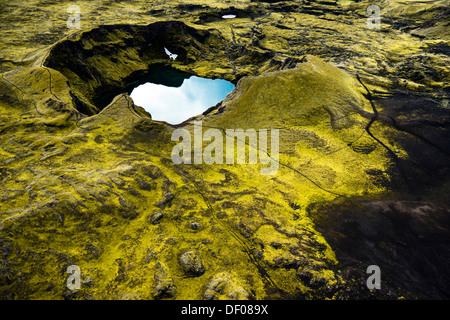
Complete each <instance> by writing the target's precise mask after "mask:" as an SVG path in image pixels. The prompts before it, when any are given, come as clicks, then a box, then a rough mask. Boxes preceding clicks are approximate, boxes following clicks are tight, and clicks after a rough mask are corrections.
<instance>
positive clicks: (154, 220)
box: [148, 211, 164, 224]
mask: <svg viewBox="0 0 450 320" xmlns="http://www.w3.org/2000/svg"><path fill="white" fill-rule="evenodd" d="M163 217H164V215H163V213H162V212H161V211H156V212H154V213H152V214H151V215H150V216H149V218H148V221H149V222H150V223H151V224H158V223H159V222H160V221H161V219H162V218H163Z"/></svg>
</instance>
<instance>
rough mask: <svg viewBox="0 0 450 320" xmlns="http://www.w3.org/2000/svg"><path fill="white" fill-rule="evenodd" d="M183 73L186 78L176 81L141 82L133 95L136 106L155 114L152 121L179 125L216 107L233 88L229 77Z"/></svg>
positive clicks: (133, 91)
mask: <svg viewBox="0 0 450 320" xmlns="http://www.w3.org/2000/svg"><path fill="white" fill-rule="evenodd" d="M159 71H160V72H161V71H162V72H164V70H159ZM171 72H173V70H171ZM184 75H185V78H184V79H183V78H181V79H180V78H178V79H177V80H178V81H176V83H174V82H172V83H169V82H168V81H151V82H146V83H143V84H140V85H138V86H136V87H135V88H134V89H133V90H132V91H131V94H130V96H131V98H132V99H133V101H134V103H135V104H136V105H138V106H141V107H143V108H144V109H145V110H147V111H148V112H149V113H150V114H151V115H152V119H153V120H160V121H166V122H167V123H170V124H179V123H181V122H183V121H185V120H187V119H189V118H191V117H193V116H196V115H200V114H202V113H203V112H204V111H205V110H207V109H208V108H210V107H211V106H215V105H216V104H217V103H218V102H220V101H222V100H223V99H225V97H226V96H227V94H228V93H230V92H231V91H233V89H234V84H233V83H231V82H229V81H226V80H222V79H215V80H212V79H205V78H200V77H197V76H186V74H184ZM155 82H159V83H155ZM167 84H168V85H167Z"/></svg>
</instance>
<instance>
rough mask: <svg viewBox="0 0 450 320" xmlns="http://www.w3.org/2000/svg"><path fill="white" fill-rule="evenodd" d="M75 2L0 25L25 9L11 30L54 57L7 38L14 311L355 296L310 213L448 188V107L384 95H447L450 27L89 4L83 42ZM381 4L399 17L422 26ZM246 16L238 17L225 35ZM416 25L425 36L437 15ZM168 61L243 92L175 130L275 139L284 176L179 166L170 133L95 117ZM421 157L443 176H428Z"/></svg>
mask: <svg viewBox="0 0 450 320" xmlns="http://www.w3.org/2000/svg"><path fill="white" fill-rule="evenodd" d="M47 2H48V3H47ZM69 3H70V1H60V2H52V1H29V2H27V3H26V4H25V3H24V2H23V1H12V2H11V4H10V5H6V4H1V5H0V8H2V9H5V11H2V13H1V14H0V17H2V18H3V17H5V16H7V15H9V18H10V19H11V17H12V16H13V15H17V14H18V13H27V15H26V17H27V19H29V20H27V22H26V23H25V22H23V24H20V23H19V22H16V23H15V24H16V25H17V26H21V27H23V28H25V29H26V30H28V31H29V32H34V33H36V34H35V35H34V36H35V37H37V35H40V36H41V37H42V38H43V39H48V42H50V43H48V46H47V47H46V45H47V43H45V41H43V43H40V44H39V45H36V46H32V45H31V43H32V40H31V39H30V37H31V36H29V35H27V34H26V35H25V39H24V40H23V42H19V43H15V44H14V45H11V43H12V41H15V40H17V39H19V36H18V34H17V33H18V30H15V29H14V28H13V25H14V22H9V23H10V24H11V25H7V26H6V28H7V29H8V28H10V29H13V30H14V31H13V32H12V35H11V37H10V38H6V40H5V41H4V42H2V44H1V45H2V60H1V61H0V63H1V65H2V67H3V68H4V70H5V72H3V73H2V74H1V79H0V184H1V192H0V200H1V204H0V209H1V210H0V241H1V242H0V246H1V248H2V249H1V250H2V251H1V259H2V267H1V270H0V293H1V295H2V298H12V299H24V298H25V299H63V298H66V299H267V298H271V299H283V298H302V299H340V298H345V297H346V296H345V292H346V290H347V289H348V288H349V287H351V286H353V285H354V282H357V280H359V279H357V280H354V279H353V278H352V277H351V275H350V276H347V275H346V277H343V276H341V275H340V273H339V272H338V269H339V263H340V261H339V259H338V257H337V255H336V252H335V250H334V248H333V247H332V246H331V245H330V243H329V241H327V239H326V238H325V237H324V235H323V233H322V232H319V231H318V229H317V228H316V225H315V221H314V217H313V215H312V214H311V213H317V210H318V209H317V208H320V206H323V205H328V204H330V205H331V204H338V205H340V204H341V203H342V202H341V201H343V199H346V200H348V199H365V200H367V199H369V200H373V199H390V198H393V197H395V196H396V195H398V194H402V195H405V194H406V195H409V192H411V190H415V191H417V189H418V188H419V189H420V185H421V183H422V182H423V181H425V180H426V179H427V178H428V177H429V174H430V173H429V171H432V170H431V169H433V170H436V172H434V174H440V173H442V172H444V173H445V171H444V170H442V171H439V170H441V169H442V168H445V166H446V165H448V157H445V156H444V155H442V154H443V151H442V150H441V149H444V148H445V143H446V140H445V137H444V138H442V139H441V137H442V136H444V135H445V132H444V130H442V131H439V130H441V127H439V125H442V128H444V127H445V125H446V123H447V122H446V121H448V112H446V111H445V109H444V108H442V107H443V106H444V102H442V101H444V100H445V99H441V100H437V101H439V102H436V103H435V106H434V107H436V108H441V109H440V111H439V112H442V113H436V114H437V116H440V115H441V114H442V115H443V116H442V117H441V118H440V119H436V117H435V114H434V113H432V112H431V113H430V112H428V111H424V112H422V111H420V110H419V109H417V110H418V111H417V110H416V109H414V112H416V111H417V113H416V114H414V113H407V114H406V113H405V112H404V110H402V109H401V108H400V107H398V106H397V105H396V106H395V108H397V107H398V109H395V108H393V109H391V105H389V104H387V103H384V104H383V102H380V101H377V99H376V98H384V97H388V96H389V94H391V93H393V92H394V88H395V89H399V88H402V89H404V88H408V89H410V90H413V91H414V93H415V94H417V95H419V94H423V96H420V97H421V98H423V99H432V98H443V97H444V93H445V88H446V86H448V81H449V77H448V66H449V64H448V56H445V55H440V54H438V53H436V54H433V55H430V58H429V59H425V61H424V62H423V63H422V64H420V63H419V64H418V65H417V66H418V69H417V70H416V71H417V72H418V73H419V75H417V74H416V73H414V74H413V69H414V68H415V67H416V64H414V61H415V60H414V59H416V58H417V57H423V56H426V53H424V51H423V50H425V49H424V48H425V47H427V48H432V47H433V46H434V48H436V50H437V49H439V48H441V47H440V46H441V45H442V44H441V43H440V40H436V39H438V38H436V37H439V35H441V33H440V31H439V30H440V29H439V28H435V29H433V30H434V31H433V32H434V33H433V32H431V31H430V32H429V33H428V36H429V38H427V39H425V40H423V41H422V40H418V39H417V38H415V37H413V36H411V35H410V34H409V33H405V32H403V31H400V30H390V31H386V32H384V33H382V32H380V31H375V30H366V29H364V28H363V26H364V25H365V20H364V19H362V21H359V20H358V19H357V18H356V17H355V16H356V15H357V14H358V13H359V12H360V11H361V10H363V12H364V9H363V8H364V6H363V5H362V4H358V3H342V5H338V4H336V3H334V2H330V4H327V3H326V2H324V3H321V4H308V5H306V4H304V5H301V4H298V3H297V2H296V3H291V2H289V3H288V1H286V3H288V4H286V6H287V7H283V6H282V5H277V4H270V3H264V2H249V1H233V6H234V9H230V4H229V3H227V2H223V1H221V2H218V3H214V4H213V3H212V2H208V1H195V4H194V3H189V4H187V3H184V2H183V1H154V2H153V3H151V4H150V3H149V2H148V1H128V2H126V1H122V2H117V1H78V2H77V4H78V5H79V6H80V7H81V8H82V12H83V19H82V23H83V27H82V30H79V31H73V32H71V31H70V32H69V31H68V30H66V29H64V25H65V22H66V19H67V14H66V11H65V9H66V7H67V6H68V4H69ZM383 3H386V8H385V12H386V14H392V17H393V18H392V19H394V18H396V17H401V16H402V15H407V14H408V12H406V11H404V10H401V4H398V5H396V4H395V3H394V2H393V1H385V2H383ZM439 3H440V2H439V1H438V2H436V5H435V7H433V10H437V11H439V10H441V9H442V6H440V5H439ZM38 4H46V6H45V7H44V6H41V7H39V8H37V7H36V6H37V5H38ZM289 6H291V7H289ZM422 6H423V10H424V12H427V10H431V9H430V8H429V6H428V5H427V4H422ZM212 8H214V10H213V9H212ZM289 8H291V9H289ZM230 10H231V11H230ZM233 10H235V12H236V13H237V18H236V19H233V20H231V21H227V20H225V19H221V15H222V14H227V13H229V12H234V11H233ZM311 10H312V11H311ZM333 10H334V11H333ZM399 10H400V11H399ZM311 12H313V13H314V12H315V13H317V12H320V13H321V14H320V15H319V14H312V13H311ZM421 12H422V11H417V12H416V11H415V14H417V17H419V18H421V19H422V20H423V21H422V22H423V23H424V22H425V21H426V19H429V18H430V17H431V16H429V15H428V14H425V13H423V14H422V13H421ZM49 17H53V18H54V19H49ZM322 18H324V19H322ZM33 19H35V20H33ZM39 19H42V20H46V21H49V22H48V24H44V25H42V24H41V25H39V24H37V23H36V21H42V20H39ZM33 21H34V23H33ZM350 21H352V24H353V22H354V25H352V24H350V23H349V22H350ZM438 22H439V23H438V25H440V23H441V20H438ZM433 26H435V25H433ZM46 27H48V29H49V30H47V29H45V28H46ZM415 27H416V28H417V27H418V26H415ZM361 28H362V29H361ZM331 30H333V31H331ZM306 31H308V32H306ZM419 31H420V30H419ZM419 31H417V32H419ZM37 32H39V33H37ZM69 33H70V34H69ZM420 34H424V33H423V32H422V33H420ZM430 35H431V36H430ZM65 36H67V37H65ZM445 42H447V43H448V39H445ZM350 44H351V47H350V46H349V45H350ZM164 47H169V48H170V50H171V51H172V52H176V53H177V54H178V55H179V58H178V59H177V60H176V61H171V60H170V59H169V58H168V57H167V56H166V55H165V54H164V51H163V50H162V49H163V48H164ZM447 47H448V46H447ZM375 49H377V50H375ZM405 58H406V59H412V61H413V62H412V64H408V63H402V61H403V62H404V59H405ZM419 60H420V59H419ZM419 60H417V61H419ZM420 61H421V60H420ZM156 63H171V64H172V66H173V67H175V68H177V69H179V70H182V71H188V72H190V73H193V74H196V75H198V76H203V77H210V78H224V79H228V80H231V81H234V82H235V83H236V84H237V85H236V89H235V90H234V91H233V92H232V93H231V94H229V95H228V97H227V98H226V99H225V100H224V101H223V102H222V103H221V104H219V105H218V106H216V107H215V108H212V109H211V110H209V112H208V113H207V114H204V115H199V116H197V117H195V118H194V119H189V120H188V119H187V120H188V121H186V122H185V123H183V124H181V125H180V126H181V127H183V128H185V129H188V130H190V131H191V132H193V130H194V129H193V123H194V120H197V121H202V124H203V127H204V130H206V129H208V128H218V129H221V130H223V132H224V133H225V131H224V130H226V129H238V128H239V129H244V130H246V129H255V130H259V129H268V130H270V129H278V130H279V132H280V141H279V145H280V155H279V170H278V172H277V173H276V174H274V175H267V176H265V175H261V174H260V168H261V165H260V164H257V165H252V164H243V165H238V164H235V165H228V164H221V165H206V164H182V165H175V164H174V163H173V162H172V160H171V151H172V148H173V147H174V145H175V142H172V141H171V134H172V132H173V130H174V129H175V128H174V127H172V126H170V125H168V124H166V123H164V122H158V121H153V120H152V119H151V114H149V113H148V112H147V111H145V110H144V109H143V108H141V107H139V106H135V105H134V103H133V101H132V100H131V98H130V97H129V96H128V95H127V94H118V95H117V96H115V97H114V99H111V100H112V101H111V103H110V104H109V105H108V106H107V107H105V108H103V109H102V108H101V107H100V106H99V105H97V104H96V100H97V99H99V98H102V97H104V96H105V95H108V94H111V92H115V91H116V90H120V89H121V88H123V87H125V86H126V85H129V84H130V83H131V82H133V81H135V80H137V79H139V77H142V76H143V75H145V72H146V71H147V70H148V68H149V67H151V65H152V64H156ZM431 70H433V72H432V71H431ZM392 75H395V76H392ZM430 86H433V88H431V89H430ZM377 94H379V96H376V95H377ZM427 101H428V100H427ZM392 110H393V111H392ZM421 112H422V113H421ZM436 112H437V111H436ZM405 114H406V115H405ZM430 114H431V115H430ZM402 116H405V117H406V118H405V119H403V118H402ZM418 119H427V120H429V121H430V122H433V121H434V122H433V123H438V125H436V127H437V129H436V131H433V135H432V136H431V138H430V139H436V140H433V141H434V142H435V145H432V146H431V147H430V145H429V143H428V142H429V141H426V140H427V139H428V136H426V138H424V137H423V136H422V133H423V132H422V131H420V132H419V133H417V132H413V133H414V134H411V127H410V126H409V125H411V126H416V125H417V126H419V124H418ZM420 128H421V127H420ZM424 130H425V129H424ZM433 130H434V129H433ZM425 131H426V130H425ZM443 132H444V133H443ZM224 137H225V134H224ZM272 143H273V142H272ZM421 143H424V145H423V146H422V144H421ZM206 145H207V143H206V142H204V146H206ZM417 146H419V147H417ZM442 146H444V147H442ZM416 147H417V148H422V147H423V149H420V150H417V149H415V148H416ZM250 148H255V146H253V145H250V144H248V143H247V151H248V150H249V149H250ZM269 150H270V148H269ZM422 150H426V151H428V152H430V154H431V155H432V156H433V157H434V158H433V160H429V159H427V161H430V162H426V163H427V164H429V166H430V167H433V166H434V168H428V167H426V168H425V169H423V168H422V167H421V166H424V164H423V163H424V161H425V160H423V159H422V158H421V157H420V156H419V155H420V154H421V152H422ZM430 150H431V151H430ZM433 161H434V162H433ZM425 171H426V172H425ZM424 172H425V173H424ZM442 177H444V175H443V176H442ZM444 180H445V179H444ZM433 187H436V188H442V189H443V190H446V189H445V188H444V187H441V186H440V185H439V186H433ZM342 206H343V207H344V206H347V204H345V205H342ZM348 206H350V205H348ZM319 213H321V212H319ZM344 236H345V235H344ZM69 265H77V266H79V267H80V269H81V270H82V287H81V290H79V291H77V292H73V291H70V290H69V289H68V288H67V287H66V279H67V277H68V275H67V274H66V269H67V267H68V266H69ZM399 292H400V291H399ZM402 293H403V292H402ZM397 296H400V293H398V294H397Z"/></svg>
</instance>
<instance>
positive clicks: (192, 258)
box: [179, 250, 205, 277]
mask: <svg viewBox="0 0 450 320" xmlns="http://www.w3.org/2000/svg"><path fill="white" fill-rule="evenodd" d="M179 262H180V265H181V268H182V269H183V271H184V272H185V273H186V274H187V275H188V276H191V277H199V276H201V275H202V274H204V273H205V267H204V266H203V263H202V260H201V258H200V256H199V254H198V252H197V251H195V250H191V251H187V252H185V253H183V254H182V255H181V256H180V258H179Z"/></svg>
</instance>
